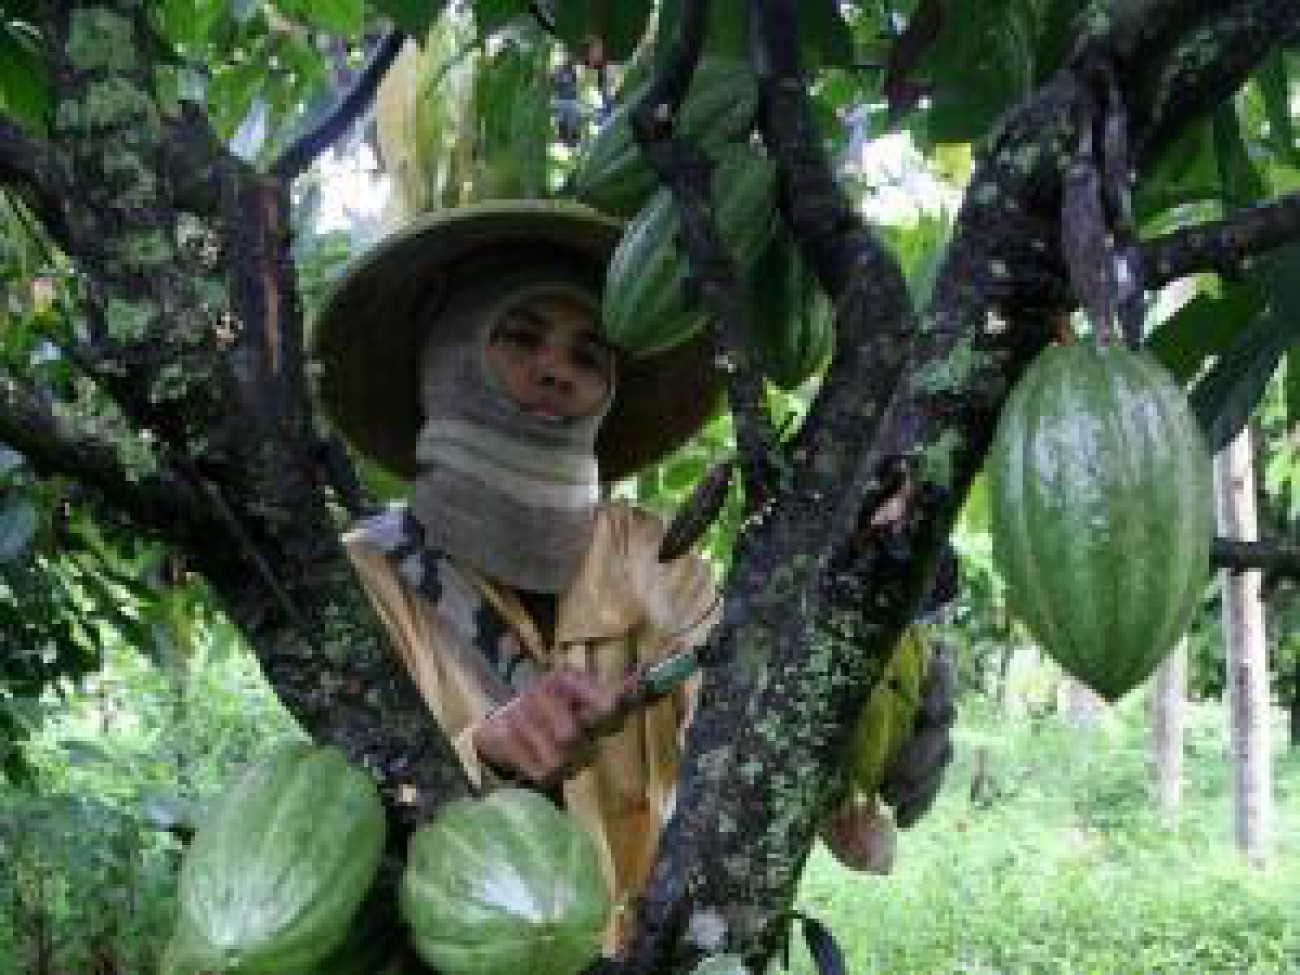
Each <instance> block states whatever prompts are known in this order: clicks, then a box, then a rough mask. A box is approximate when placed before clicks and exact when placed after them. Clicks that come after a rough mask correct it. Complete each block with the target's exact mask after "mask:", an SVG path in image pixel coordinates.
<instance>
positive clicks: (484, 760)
mask: <svg viewBox="0 0 1300 975" xmlns="http://www.w3.org/2000/svg"><path fill="white" fill-rule="evenodd" d="M619 233H620V228H619V226H618V225H617V224H615V223H613V222H610V221H608V220H606V219H605V218H603V217H601V216H598V215H596V214H594V213H593V212H591V211H589V210H586V209H584V208H580V207H577V206H576V205H562V204H558V203H555V202H541V201H532V202H504V201H498V202H493V203H486V204H479V205H475V206H469V207H464V208H461V209H457V210H452V211H443V212H439V213H436V214H433V215H431V216H426V217H424V218H421V219H419V220H417V221H416V222H415V223H413V224H412V225H411V226H410V227H408V228H407V229H406V230H404V231H402V232H401V233H399V234H397V235H395V236H393V237H391V238H389V239H387V240H386V241H384V242H383V243H381V244H380V245H378V246H377V247H376V248H375V249H374V250H373V251H372V252H371V253H370V254H369V255H368V256H367V257H365V258H363V259H362V260H361V261H360V263H359V264H358V265H356V266H355V267H354V268H353V269H351V270H350V271H349V273H348V275H347V276H346V278H345V279H344V280H343V281H342V282H341V284H340V286H339V287H338V288H337V289H336V290H335V291H334V293H333V294H332V295H331V297H330V299H329V301H328V302H327V304H326V306H325V308H324V310H323V312H322V314H321V316H320V317H319V321H318V326H317V334H316V348H317V357H318V359H319V362H320V365H321V370H322V371H321V374H320V384H319V389H320V393H321V397H322V399H323V402H324V405H325V407H326V408H327V409H328V411H329V412H330V413H331V415H332V416H333V418H334V420H335V423H336V425H337V427H338V429H339V430H340V431H341V432H342V433H343V434H344V435H345V436H346V437H347V438H348V439H349V440H350V441H351V442H352V443H353V445H354V446H355V447H357V448H358V449H359V450H360V451H361V452H362V453H363V454H365V455H366V456H367V457H368V458H369V459H370V460H371V461H373V462H375V463H377V464H378V465H379V466H380V467H382V468H384V469H385V470H387V471H388V472H390V473H392V474H395V475H396V476H397V477H399V478H401V479H403V480H407V481H409V482H410V485H411V491H410V501H409V504H407V505H404V506H402V507H400V508H393V509H390V510H389V511H388V512H387V513H385V514H382V515H380V516H378V517H375V518H372V519H369V520H367V521H365V522H363V523H362V524H361V525H360V526H358V527H357V528H356V529H355V530H354V531H353V532H351V533H350V534H349V535H348V537H347V548H348V551H349V554H350V556H351V558H352V560H353V562H354V564H355V565H356V568H357V570H358V571H359V573H360V576H361V579H362V581H363V583H364V585H365V587H366V589H367V591H368V592H369V595H370V597H371V599H372V600H373V602H374V604H375V606H376V607H377V609H378V612H379V615H380V617H381V618H382V619H383V621H384V623H385V625H386V626H387V628H388V631H389V633H390V636H391V638H392V642H393V644H394V646H395V648H396V651H397V653H399V654H400V656H401V659H402V662H403V664H404V665H405V666H406V668H407V670H408V671H409V672H410V674H411V676H412V677H413V678H414V681H415V683H416V685H417V686H418V688H419V690H420V693H421V694H422V695H423V698H424V700H425V702H426V703H427V704H428V706H429V709H430V710H431V711H432V712H433V714H434V716H435V717H436V719H437V720H438V722H439V724H440V725H441V726H442V728H443V729H444V731H445V732H446V733H447V735H448V736H449V737H450V738H451V740H452V742H453V743H454V745H455V748H456V751H457V753H458V755H459V757H460V760H461V762H462V763H463V765H464V768H465V771H466V773H467V774H468V776H469V777H470V779H471V780H472V781H473V782H474V783H476V784H477V785H480V786H482V787H486V788H490V787H491V786H493V785H494V784H498V783H501V782H513V783H523V784H526V785H528V786H530V787H532V788H536V789H540V790H544V791H546V792H548V793H549V794H551V795H552V796H553V797H554V798H555V799H556V800H557V801H559V802H562V803H563V805H564V808H566V809H567V810H568V811H569V812H570V813H571V814H572V815H573V816H574V817H575V818H576V819H577V820H578V821H580V822H581V823H582V824H583V825H584V826H585V827H586V828H587V830H588V831H589V832H590V833H591V835H592V836H593V837H594V838H595V840H596V844H597V847H598V849H599V851H600V855H601V857H602V861H603V866H604V869H605V872H606V877H607V879H608V881H609V883H610V886H611V889H612V891H613V892H614V895H615V900H616V902H617V903H619V904H620V905H623V906H626V905H627V902H628V900H629V898H630V895H634V894H635V893H636V892H637V891H639V890H640V889H641V887H642V886H643V884H644V882H645V880H646V877H647V872H648V870H649V868H650V865H651V863H652V860H653V857H654V852H655V845H656V842H657V839H658V835H659V831H660V826H661V822H662V820H663V818H664V817H665V814H666V809H667V808H668V805H669V803H670V801H671V798H672V794H673V788H674V783H675V780H676V777H677V770H678V754H679V741H680V732H681V729H682V727H683V725H684V723H685V722H686V721H687V719H688V715H689V710H690V698H689V697H688V694H687V693H686V692H685V691H681V692H678V693H675V694H673V695H671V696H669V697H667V698H665V699H663V700H661V701H659V702H658V703H656V704H654V705H652V706H650V707H648V708H646V709H644V710H642V711H639V712H637V713H635V714H633V715H632V716H631V717H630V718H628V719H627V720H626V721H623V722H622V723H621V725H620V726H618V727H617V728H616V730H613V731H610V730H609V729H608V728H602V729H601V732H602V733H601V734H599V735H597V734H595V733H593V730H594V729H595V728H596V727H597V726H599V725H602V724H607V723H608V722H607V720H606V719H607V718H608V717H609V715H610V713H611V711H612V710H613V708H614V704H615V700H616V698H617V695H618V692H619V690H620V689H621V688H623V687H624V686H627V685H628V683H629V682H630V681H631V680H633V679H635V675H636V673H637V671H638V669H639V668H641V667H643V666H644V665H646V664H649V663H651V662H654V661H657V660H661V659H663V658H664V657H666V656H668V655H670V654H672V653H674V652H676V651H678V650H680V649H682V648H686V647H690V646H693V645H696V644H699V643H701V642H703V640H704V639H705V637H706V635H707V633H708V630H709V627H710V626H711V624H712V623H713V622H714V620H715V619H716V617H717V601H716V589H715V586H714V582H713V579H712V577H711V574H710V571H709V568H708V566H707V565H706V563H705V562H704V561H703V560H702V559H701V558H699V557H697V556H696V555H693V554H688V555H685V556H682V557H681V558H677V559H675V560H672V561H670V562H667V563H663V562H660V561H659V558H658V550H659V546H660V541H661V539H662V537H663V532H664V529H663V526H662V525H661V523H660V522H659V521H658V520H657V519H656V518H655V517H654V516H652V515H650V514H648V513H646V512H643V511H640V510H638V509H637V508H635V507H632V506H631V505H629V504H626V503H624V502H621V501H612V500H608V498H607V497H606V496H605V495H604V493H603V491H602V488H603V487H604V486H606V485H609V484H611V483H613V482H615V481H617V480H619V479H620V478H622V477H625V476H627V475H629V474H632V473H633V472H635V471H637V470H639V469H641V468H643V467H645V466H647V465H648V464H651V463H653V462H654V461H656V460H658V459H659V458H661V457H663V456H664V455H665V454H667V453H668V452H669V451H670V450H672V449H673V448H674V447H676V446H678V445H679V444H681V443H683V442H684V441H685V440H686V439H687V438H688V437H690V436H691V435H692V434H693V433H694V432H695V431H696V430H698V429H699V427H700V426H701V425H702V424H703V423H704V421H705V420H706V419H708V417H709V416H710V415H711V414H712V413H713V412H714V411H715V409H716V407H717V405H718V383H717V377H716V375H715V373H714V370H713V365H712V354H711V352H710V349H709V347H708V344H707V343H706V342H703V341H700V342H695V343H691V344H688V345H685V346H679V347H678V348H676V349H673V350H670V351H667V352H664V353H660V354H658V355H653V356H646V357H640V358H636V359H629V360H625V359H622V358H620V356H619V355H618V354H617V353H616V352H615V351H614V350H613V349H611V348H610V347H609V346H608V345H607V344H606V343H605V342H604V341H603V340H602V338H601V335H600V299H599V296H600V292H601V281H602V277H603V269H604V266H605V263H606V261H607V258H608V256H609V255H610V253H611V251H612V249H613V247H614V245H615V244H616V243H617V241H618V237H619ZM941 724H942V727H941V728H940V729H939V731H938V735H939V736H940V737H941V738H942V741H941V742H939V745H938V747H934V745H935V742H934V741H931V742H930V743H929V745H928V746H927V747H926V748H924V749H922V751H923V752H924V753H925V754H926V756H928V757H926V758H925V760H924V762H923V764H924V765H925V767H924V768H920V769H916V768H913V769H911V770H910V772H909V775H910V782H911V785H910V787H909V789H910V791H909V792H908V796H907V800H908V801H909V802H910V803H911V804H912V807H913V808H912V809H911V810H908V811H904V812H903V813H902V814H903V815H908V816H912V817H913V818H914V816H915V815H916V814H918V813H917V810H919V809H921V808H923V807H924V806H928V804H929V801H930V799H931V798H932V797H933V792H934V790H935V788H937V783H938V778H939V774H940V771H941V768H942V765H943V763H944V762H945V761H946V760H947V738H946V734H947V724H946V723H943V722H941ZM931 737H932V738H933V737H934V736H933V735H932V736H931ZM900 794H901V793H900ZM855 816H856V814H855V813H854V811H853V810H851V809H850V810H847V811H845V812H843V813H842V814H841V815H840V816H839V817H838V819H837V820H836V823H835V824H834V825H835V828H832V829H829V830H828V831H827V835H828V836H829V837H831V838H832V839H835V840H836V842H835V844H834V845H835V846H836V847H837V853H839V854H840V855H842V856H843V858H844V859H846V860H847V861H848V862H850V863H856V864H857V865H859V866H864V865H868V864H869V863H870V862H871V860H872V857H873V856H875V855H876V854H873V853H872V852H871V850H869V849H867V847H870V846H871V838H870V837H865V838H864V836H863V835H862V830H860V829H855V823H856V822H857V819H855ZM900 818H901V817H900ZM858 825H861V824H860V823H858ZM836 837H838V839H837V838H836ZM864 844H865V846H864ZM864 851H865V852H864Z"/></svg>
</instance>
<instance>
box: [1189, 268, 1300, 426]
mask: <svg viewBox="0 0 1300 975" xmlns="http://www.w3.org/2000/svg"><path fill="white" fill-rule="evenodd" d="M1251 278H1252V280H1253V281H1255V282H1256V283H1257V284H1258V285H1259V287H1260V288H1261V289H1262V291H1263V292H1264V294H1265V296H1266V300H1267V302H1268V306H1267V308H1266V309H1265V311H1264V313H1263V314H1262V315H1260V316H1259V317H1258V318H1257V319H1256V320H1255V321H1254V322H1253V323H1252V324H1251V325H1250V327H1249V328H1247V329H1246V330H1245V331H1244V332H1242V333H1241V335H1239V336H1238V338H1237V340H1236V341H1235V342H1233V344H1232V345H1231V347H1229V349H1228V350H1227V352H1225V353H1224V354H1223V356H1221V357H1220V359H1219V361H1218V362H1216V363H1215V364H1214V367H1213V368H1212V369H1211V370H1210V371H1209V373H1207V374H1206V376H1205V378H1204V379H1202V380H1201V382H1199V383H1197V385H1196V388H1195V389H1193V390H1192V394H1191V402H1192V408H1193V409H1194V410H1195V411H1196V415H1197V417H1198V419H1200V421H1201V425H1202V427H1203V428H1204V430H1205V433H1206V437H1207V438H1208V440H1209V442H1210V447H1211V449H1212V450H1216V451H1217V450H1221V449H1222V448H1223V447H1225V446H1226V445H1227V444H1228V443H1230V442H1231V441H1232V439H1233V438H1234V437H1235V436H1236V435H1237V434H1238V433H1239V432H1240V431H1241V428H1242V427H1243V426H1245V424H1246V422H1247V421H1248V420H1249V419H1250V416H1251V414H1252V413H1253V412H1254V411H1255V408H1256V406H1258V405H1259V402H1260V400H1261V399H1262V398H1263V396H1264V393H1265V391H1266V389H1267V388H1268V383H1269V380H1271V379H1272V378H1273V374H1274V373H1275V372H1276V371H1277V367H1278V363H1279V362H1280V361H1281V359H1282V356H1283V355H1285V354H1286V353H1287V351H1288V350H1289V349H1291V348H1292V347H1294V346H1295V345H1296V343H1297V342H1300V244H1292V245H1290V246H1289V247H1286V248H1284V249H1282V250H1279V251H1276V252H1274V253H1273V254H1270V255H1268V256H1267V257H1265V258H1264V259H1262V260H1261V261H1260V262H1259V265H1258V267H1257V268H1256V269H1255V270H1254V271H1253V272H1252V274H1251Z"/></svg>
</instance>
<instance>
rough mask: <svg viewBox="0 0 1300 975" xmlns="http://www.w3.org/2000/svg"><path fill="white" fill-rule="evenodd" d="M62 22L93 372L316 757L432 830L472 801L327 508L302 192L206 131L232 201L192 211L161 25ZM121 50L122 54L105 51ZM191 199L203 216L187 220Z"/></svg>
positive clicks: (215, 196) (136, 19)
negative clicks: (324, 746) (182, 206)
mask: <svg viewBox="0 0 1300 975" xmlns="http://www.w3.org/2000/svg"><path fill="white" fill-rule="evenodd" d="M47 6H48V7H49V9H50V14H51V16H50V17H49V25H48V26H49V30H48V31H47V33H46V41H47V45H48V49H47V54H48V61H49V64H50V71H51V78H52V81H53V88H54V94H55V97H56V99H57V100H58V102H59V110H56V112H55V113H54V123H53V130H54V134H53V138H54V139H55V140H57V143H58V145H59V148H60V151H61V153H62V154H63V156H64V159H63V162H64V163H65V164H66V170H67V172H68V174H69V175H68V179H69V180H70V181H71V182H72V190H73V192H72V193H70V198H72V199H75V200H76V203H77V205H76V206H75V207H70V208H69V218H70V227H71V231H72V239H71V241H70V244H69V247H68V253H69V255H70V256H71V257H72V258H73V259H74V260H75V261H76V262H77V264H78V267H79V270H80V271H81V272H82V274H81V282H82V284H83V307H84V308H85V311H86V320H87V322H88V328H87V331H88V332H89V341H88V343H87V344H88V346H89V347H87V348H85V349H83V350H82V351H83V352H84V353H85V354H84V355H83V356H82V358H83V359H84V360H85V361H86V362H88V363H89V364H90V366H91V368H92V369H93V371H94V374H95V378H96V380H97V381H98V382H99V383H100V385H101V386H102V387H103V388H104V389H106V390H108V391H109V392H110V394H111V395H112V397H113V398H114V399H115V400H116V401H117V403H118V404H119V406H120V407H121V409H122V412H123V414H124V415H125V416H126V417H127V419H128V421H129V422H130V423H132V424H133V425H135V427H136V428H137V429H140V430H148V431H150V432H151V433H152V434H153V435H154V436H155V437H156V438H157V440H158V441H159V443H160V447H159V449H160V451H161V450H165V451H166V456H167V457H168V458H169V462H170V463H172V465H173V466H174V467H175V469H177V470H182V471H183V473H184V475H185V476H186V478H187V479H190V480H192V481H193V483H194V484H195V485H198V486H199V488H201V490H202V491H203V494H204V497H205V500H206V502H207V504H206V510H207V511H208V512H209V513H210V515H211V523H212V524H213V525H214V526H215V527H214V530H212V531H210V532H208V533H207V534H206V535H205V537H202V538H198V539H184V540H182V541H188V542H189V543H190V544H188V545H187V546H186V547H185V551H184V554H185V555H186V557H187V559H188V561H189V562H190V564H191V565H193V566H194V567H195V569H196V571H199V572H201V573H202V574H203V575H204V576H205V578H206V579H207V580H208V582H209V584H210V585H211V586H212V589H213V591H214V592H215V593H216V594H217V596H218V598H219V599H220V600H221V601H222V603H223V605H224V607H225V608H226V610H227V611H228V612H229V614H230V616H231V618H232V619H234V620H235V622H236V623H237V624H238V625H239V626H240V628H241V629H242V630H243V631H244V633H245V634H246V635H247V636H248V639H249V643H250V645H251V646H252V648H253V649H254V651H255V653H256V655H257V658H258V661H259V662H260V664H261V665H262V669H263V671H264V673H265V674H266V677H267V680H268V682H269V683H270V685H271V686H272V688H273V689H274V690H275V692H276V694H277V695H278V696H279V697H280V699H281V700H282V701H283V702H284V704H285V705H286V707H287V708H288V710H289V711H290V712H291V713H292V714H293V715H294V717H295V718H297V719H298V721H299V722H301V724H302V725H303V727H304V729H306V730H307V731H308V733H310V734H311V735H312V736H313V737H315V738H316V739H317V740H319V741H322V742H325V743H331V744H336V745H339V746H340V747H341V748H343V749H344V751H345V752H346V753H347V755H348V757H349V758H350V759H351V760H352V761H354V762H355V763H357V764H358V765H361V766H363V767H366V768H368V769H371V770H373V771H374V773H375V774H376V776H377V778H378V779H379V784H380V787H381V789H382V791H383V794H384V796H385V799H386V801H387V803H388V806H389V809H390V810H392V811H393V812H394V817H393V818H394V820H395V822H394V824H393V825H394V826H399V825H400V826H411V825H414V824H416V823H419V822H421V821H423V820H425V819H427V818H428V817H429V816H430V815H431V814H432V812H433V810H434V809H436V808H437V807H438V805H440V804H441V803H442V802H445V801H446V800H448V799H451V798H456V797H458V796H462V795H465V794H466V793H467V792H468V791H469V785H468V782H467V781H466V778H465V774H464V772H463V770H462V768H461V766H460V763H459V761H458V759H457V758H456V755H455V751H454V749H453V748H452V747H451V744H450V742H449V741H448V740H447V738H446V736H445V735H444V734H443V733H442V731H441V729H440V728H439V726H438V725H437V723H436V722H435V721H434V719H433V717H432V715H430V713H429V711H428V709H427V707H426V706H425V704H424V702H423V700H422V699H421V697H420V694H419V692H418V690H417V689H416V687H415V686H414V684H413V683H412V681H411V679H410V677H409V676H408V675H407V674H406V672H405V670H404V668H402V667H401V665H400V663H399V661H398V659H397V657H396V655H395V654H394V653H393V652H392V650H391V648H390V646H389V644H388V641H387V639H386V637H385V633H384V630H383V627H382V625H381V623H380V622H379V620H378V619H377V617H376V615H375V611H374V608H373V606H372V605H371V604H370V602H369V600H368V598H367V596H366V594H365V592H364V590H363V589H362V587H361V584H360V582H359V581H358V579H357V577H356V574H355V572H354V571H353V570H352V567H351V564H350V562H349V559H348V557H347V554H346V552H345V551H344V548H343V545H342V542H341V540H340V538H339V525H338V522H337V520H336V513H335V512H334V511H333V510H331V508H330V506H329V505H328V504H327V503H326V497H325V492H324V491H323V490H322V480H323V478H322V475H321V472H320V470H319V460H320V459H319V451H318V449H317V444H318V437H317V435H316V433H315V431H314V430H313V427H312V413H311V402H310V396H309V391H308V388H307V381H306V374H305V373H306V356H305V354H304V352H303V348H302V309H301V306H300V303H299V300H300V299H299V295H298V291H297V287H296V282H295V279H294V268H293V262H292V257H291V254H290V250H289V244H290V241H291V233H290V227H291V221H290V214H289V198H288V187H287V185H286V184H285V183H284V182H282V181H280V180H277V179H275V178H273V177H271V176H269V175H264V174H259V173H257V172H255V171H253V170H252V169H251V168H250V167H248V166H247V165H245V164H243V163H242V162H239V161H237V160H235V161H232V160H231V159H230V158H229V157H228V156H227V155H225V154H213V153H212V152H210V151H209V150H210V149H211V147H210V146H206V147H205V137H204V136H203V133H202V132H200V131H197V130H196V132H195V135H196V148H195V154H194V158H196V159H198V160H199V165H204V164H205V162H210V163H214V164H215V165H212V166H210V167H209V170H210V172H211V173H212V174H213V176H214V178H213V185H212V186H211V187H209V188H207V189H206V190H204V189H198V190H196V189H195V188H194V187H193V186H192V185H190V186H189V188H188V189H187V188H186V185H187V184H186V183H185V180H184V179H183V178H182V179H177V174H176V173H175V172H174V169H175V167H176V165H177V160H178V159H183V158H185V154H184V152H180V153H179V154H178V153H177V152H176V151H175V150H174V147H170V148H169V147H168V145H167V143H168V142H169V141H171V140H173V139H174V138H175V135H176V129H175V127H174V126H169V125H168V124H167V122H168V121H169V120H168V119H167V117H166V113H165V111H164V110H163V108H162V107H161V106H160V104H159V97H158V92H157V90H156V87H155V75H154V71H153V65H152V63H151V60H150V52H151V50H153V49H154V39H153V38H152V36H151V35H152V26H151V23H150V21H149V19H148V15H147V14H148V12H147V10H146V8H145V7H144V6H142V5H141V4H140V3H139V2H138V0H96V2H95V4H94V5H93V6H89V5H86V4H81V3H78V2H76V0H61V2H56V3H50V4H48V5H47ZM104 33H111V35H112V44H111V45H105V44H102V43H96V41H97V34H104ZM110 88H111V90H112V91H113V92H114V97H113V98H112V99H105V98H103V97H102V94H101V93H102V92H103V91H104V90H106V89H110ZM88 103H93V104H95V106H96V110H95V111H86V110H84V106H85V105H86V104H88ZM171 121H175V120H171ZM180 124H181V126H182V127H184V125H185V124H186V119H185V118H184V117H182V118H181V119H180ZM174 179H175V180H176V182H175V183H174V184H173V182H172V181H173V180H174ZM187 195H188V196H189V197H191V198H189V199H187V200H186V205H187V206H189V207H192V208H193V209H191V210H188V211H184V212H182V211H179V210H177V209H176V208H175V203H176V201H177V200H179V199H181V198H182V197H186V196H187ZM195 211H206V212H201V213H196V212H195Z"/></svg>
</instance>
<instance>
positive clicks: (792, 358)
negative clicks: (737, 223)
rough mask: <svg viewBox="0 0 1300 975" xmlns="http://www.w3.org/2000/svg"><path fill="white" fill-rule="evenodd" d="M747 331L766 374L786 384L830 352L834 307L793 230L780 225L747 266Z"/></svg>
mask: <svg viewBox="0 0 1300 975" xmlns="http://www.w3.org/2000/svg"><path fill="white" fill-rule="evenodd" d="M745 294H746V299H747V306H746V308H747V313H746V315H745V322H744V325H745V335H746V338H747V340H748V342H749V346H750V349H751V350H752V351H753V353H754V355H755V357H756V358H757V360H758V366H759V369H761V370H762V372H763V375H765V376H766V377H767V378H768V379H770V380H771V381H772V382H773V383H775V384H776V385H777V386H780V387H781V388H782V389H795V388H797V387H798V386H800V385H802V384H803V383H805V382H807V380H809V379H810V378H812V376H813V375H815V374H816V372H817V370H818V369H820V368H821V367H822V366H823V365H825V364H826V361H827V360H828V359H829V358H830V355H831V347H832V345H833V343H834V338H835V333H834V328H833V322H834V309H833V308H832V306H831V302H830V299H829V298H827V297H826V293H825V292H824V291H822V289H821V285H820V284H819V283H818V281H817V278H816V275H814V274H813V273H812V270H811V269H810V268H809V267H808V266H807V264H805V263H804V260H803V258H802V257H801V256H800V254H799V250H798V248H797V247H796V246H795V243H794V240H793V239H792V238H791V237H790V234H789V233H788V232H787V231H785V230H783V229H778V230H777V231H776V232H775V233H774V234H773V236H772V239H771V240H770V241H769V242H768V245H767V247H766V249H764V251H763V253H762V255H761V256H760V257H759V259H758V261H757V262H756V263H755V264H754V266H753V268H752V269H751V270H750V272H749V276H748V279H747V287H746V292H745Z"/></svg>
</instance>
